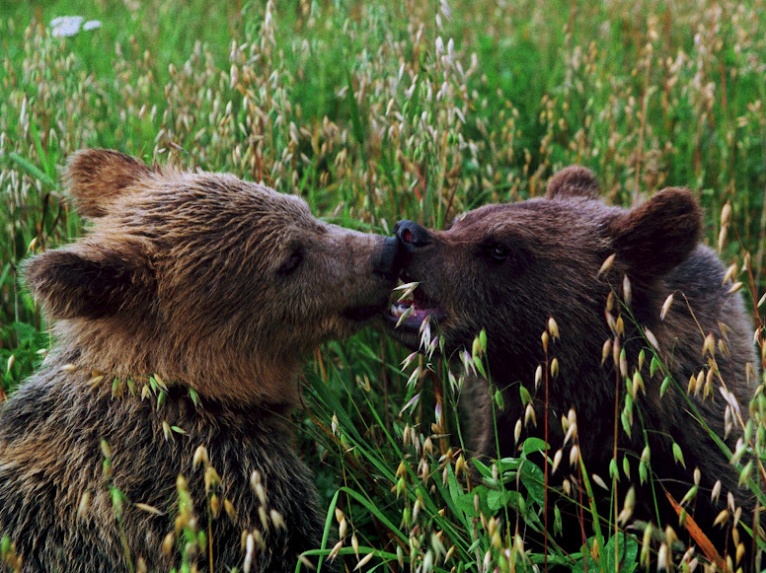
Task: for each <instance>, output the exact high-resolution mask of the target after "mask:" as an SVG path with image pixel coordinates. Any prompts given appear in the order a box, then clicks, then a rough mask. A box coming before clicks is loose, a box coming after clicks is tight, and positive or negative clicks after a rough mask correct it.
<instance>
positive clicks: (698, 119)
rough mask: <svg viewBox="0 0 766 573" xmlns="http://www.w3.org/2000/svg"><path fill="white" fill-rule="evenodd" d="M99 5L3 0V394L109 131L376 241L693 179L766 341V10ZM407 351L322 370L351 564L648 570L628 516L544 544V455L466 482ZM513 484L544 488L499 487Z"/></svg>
mask: <svg viewBox="0 0 766 573" xmlns="http://www.w3.org/2000/svg"><path fill="white" fill-rule="evenodd" d="M81 6H82V3H78V2H69V1H64V0H48V1H46V2H38V1H31V2H27V3H18V4H10V3H7V2H4V3H0V47H1V48H2V49H1V50H0V53H2V54H3V56H2V68H3V69H2V72H0V95H1V96H2V97H0V194H1V196H2V197H1V199H2V200H0V357H1V358H2V363H1V364H2V366H3V368H2V388H3V389H4V391H5V392H9V393H11V392H13V390H14V388H15V387H16V386H17V385H18V384H19V383H20V382H21V381H22V380H23V379H24V378H25V377H26V376H28V375H29V373H30V372H31V371H32V369H33V368H34V366H35V364H36V363H37V362H38V361H39V358H40V353H41V352H44V350H45V349H46V348H47V347H48V346H49V345H50V340H49V337H48V336H47V335H46V334H45V324H44V322H43V319H42V318H41V316H40V314H39V312H38V311H37V309H36V308H35V306H34V304H33V303H32V301H31V300H30V299H29V297H28V296H27V295H26V294H25V293H24V291H23V289H22V288H21V287H20V284H19V276H18V275H19V265H20V263H21V261H22V260H23V259H24V258H25V257H26V256H28V255H29V254H31V253H34V252H39V251H40V250H42V249H46V248H52V247H55V246H57V245H60V244H64V243H66V242H68V241H69V240H70V239H71V238H72V237H75V236H77V235H78V234H79V232H80V221H79V220H78V217H77V216H76V214H75V213H74V212H71V211H70V209H69V206H68V204H67V202H66V201H65V199H64V198H63V197H62V195H61V193H60V187H59V170H60V168H61V166H62V165H63V164H64V162H65V160H66V157H67V156H68V155H69V154H70V153H71V152H73V151H74V150H76V149H79V148H81V147H96V146H100V147H112V148H118V149H120V150H122V151H125V152H128V153H131V154H133V155H137V156H140V157H143V158H144V159H146V160H147V161H153V160H157V161H159V162H162V163H165V162H172V163H175V164H178V165H181V166H183V167H186V168H192V167H201V168H204V169H208V170H212V171H231V172H233V173H235V174H237V175H239V176H242V177H244V178H248V179H252V180H256V181H264V182H265V183H267V184H268V185H270V186H272V187H274V188H276V189H278V190H279V191H282V192H289V193H299V194H301V195H302V196H304V197H305V198H306V199H307V201H308V202H309V204H310V206H311V208H312V209H313V210H314V212H315V213H316V214H317V215H319V216H321V217H323V218H325V219H327V220H330V221H333V222H337V223H339V224H342V225H345V226H350V227H355V228H359V229H362V230H371V231H375V232H379V233H390V232H391V230H392V228H393V225H394V223H395V222H396V221H397V220H398V219H403V218H407V219H413V220H416V221H419V222H421V223H423V224H425V225H427V226H431V227H441V226H443V225H444V224H445V223H446V222H448V221H449V220H450V219H451V218H452V217H453V216H455V215H456V214H459V213H461V212H463V211H466V210H468V209H471V208H473V207H476V206H478V205H481V204H484V203H488V202H494V201H508V200H511V201H516V200H521V199H525V198H528V197H533V196H538V195H540V194H542V193H543V192H544V188H545V183H546V180H547V178H548V177H549V176H550V175H551V174H552V173H553V172H555V170H556V169H558V168H560V167H562V166H565V165H568V164H571V163H580V164H583V165H585V166H587V167H589V168H591V169H593V171H595V172H596V173H597V174H598V176H599V178H600V181H601V183H602V186H603V189H604V190H605V195H606V196H607V199H608V201H610V202H612V203H614V204H623V205H629V204H631V203H632V202H634V201H635V200H637V199H638V198H640V197H646V196H649V195H651V194H652V193H654V192H655V191H657V190H659V189H661V188H663V187H665V186H673V185H679V186H688V187H691V188H692V189H694V190H695V191H696V192H697V194H698V197H699V200H700V202H701V203H702V205H703V207H704V209H705V213H706V216H705V224H706V232H705V240H706V242H708V243H709V244H711V245H713V246H714V247H718V248H719V251H720V252H721V256H722V258H723V260H724V261H725V262H726V263H727V264H732V265H734V273H735V275H736V276H735V279H736V280H739V281H741V282H742V283H743V285H744V288H743V292H744V293H745V295H746V298H747V299H748V301H749V303H750V307H751V308H752V309H753V310H752V312H753V316H754V318H755V321H756V323H757V324H758V325H761V326H760V331H759V332H760V334H759V335H758V339H757V340H758V344H759V349H760V351H761V356H762V357H763V356H764V342H763V340H764V334H763V327H762V324H763V316H764V315H763V312H764V310H763V309H764V307H763V305H761V306H760V307H758V306H757V302H758V301H759V299H761V297H762V295H763V293H764V292H766V270H765V268H764V267H765V265H766V252H764V250H765V245H766V192H765V191H764V190H765V189H766V113H765V112H764V105H765V102H766V81H764V77H765V76H766V64H764V62H766V37H764V35H763V33H762V31H763V30H764V27H766V6H764V5H763V3H762V2H760V1H753V2H749V3H739V2H734V1H731V0H724V1H722V2H713V1H712V0H700V1H699V2H695V3H691V2H689V3H672V2H659V3H653V2H632V1H631V2H627V1H624V0H607V1H606V2H598V3H592V2H580V1H576V0H573V1H572V2H569V3H552V2H551V3H540V2H536V1H532V0H520V1H518V2H498V3H494V2H487V1H484V0H480V1H478V2H467V1H465V0H462V1H458V0H453V1H452V2H405V3H400V4H397V5H395V6H392V7H390V8H385V7H384V6H383V5H380V4H377V3H370V2H358V1H356V0H348V1H343V0H338V1H333V2H310V1H308V0H300V1H297V2H293V3H289V4H288V3H268V4H264V3H263V2H248V1H243V0H240V1H235V2H230V3H219V4H214V3H208V2H204V1H203V0H188V1H186V2H183V3H181V2H179V3H173V2H160V1H157V0H151V1H146V2H137V1H131V0H125V1H117V0H100V1H99V2H94V3H92V6H90V7H89V8H87V10H88V12H87V13H85V12H83V10H84V9H83V8H82V7H81ZM62 15H81V16H84V17H85V18H86V19H96V20H99V21H100V22H101V27H100V28H98V29H96V30H93V31H81V32H80V33H78V34H76V35H75V36H72V37H67V38H60V37H53V36H52V34H51V27H50V22H51V20H52V19H53V18H54V17H57V16H62ZM724 210H727V211H728V212H729V213H730V214H729V215H727V216H724V217H722V215H721V214H722V212H723V211H724ZM722 235H723V240H721V237H722ZM405 355H406V352H404V351H403V350H402V349H401V348H400V347H398V346H397V345H396V344H394V343H393V342H391V341H390V340H387V339H386V338H385V337H384V336H383V335H381V334H379V333H377V332H374V331H365V332H363V333H360V334H359V335H358V336H356V337H354V338H353V339H352V340H350V341H348V342H347V343H344V344H336V343H330V344H327V345H325V346H324V347H323V348H322V349H321V350H320V351H319V352H318V353H317V355H316V356H315V357H314V360H313V361H312V362H311V364H310V365H309V366H308V367H307V373H306V376H307V379H308V380H309V382H310V383H309V384H308V385H307V390H306V402H307V406H308V408H307V412H308V413H306V414H301V419H300V423H301V425H302V430H303V431H302V432H301V435H302V436H303V437H304V438H303V440H302V441H301V444H300V446H301V450H302V452H303V454H304V457H305V458H307V459H308V460H309V461H310V462H311V464H312V466H313V467H314V469H315V471H316V473H317V482H318V484H319V487H320V490H321V493H322V494H323V496H324V498H325V500H326V502H327V506H328V508H329V509H328V539H336V542H328V543H329V547H328V548H327V549H330V548H332V546H333V544H334V543H337V545H335V547H334V548H333V553H335V554H338V555H341V556H343V559H344V563H345V564H346V565H347V566H348V567H349V568H354V567H356V566H357V560H359V561H360V562H361V561H364V563H363V564H362V565H361V567H360V568H361V569H364V570H388V569H393V568H396V567H398V568H400V570H406V569H411V570H420V571H452V570H455V571H463V570H465V571H488V570H500V571H508V570H517V569H528V568H530V567H531V566H532V565H538V566H540V567H544V566H545V565H546V564H548V565H550V564H553V563H556V562H558V561H561V562H565V563H566V564H567V566H569V567H572V568H575V569H579V570H586V569H587V570H588V571H593V570H600V571H613V570H616V569H617V565H616V563H617V562H618V561H616V560H615V559H614V556H617V558H618V559H620V560H621V561H620V562H621V563H622V570H625V571H631V570H634V569H636V568H637V567H638V566H639V565H640V564H641V563H643V562H645V561H643V560H644V554H643V551H642V547H643V542H644V539H639V538H634V537H627V538H625V537H620V536H616V535H613V532H612V533H610V532H609V531H605V532H603V533H602V536H605V538H604V539H602V541H601V545H600V546H601V547H602V548H603V549H604V551H601V552H593V551H591V552H590V553H586V554H583V555H574V556H570V558H565V556H563V555H561V554H557V553H556V552H555V550H551V551H550V552H549V556H548V557H547V558H545V557H543V556H542V554H541V553H540V551H539V549H535V548H530V547H525V545H524V540H525V531H526V530H527V529H535V528H539V527H540V518H539V517H538V515H539V509H540V507H541V506H542V505H543V503H544V495H545V492H544V491H542V490H541V488H540V487H539V484H540V479H539V475H537V473H536V472H537V471H539V467H538V465H536V464H539V460H540V459H541V456H540V455H539V453H540V451H541V445H540V444H538V443H535V442H529V443H528V444H525V446H524V449H523V450H522V453H521V457H520V458H519V459H513V460H504V461H502V462H500V463H499V464H497V465H495V466H494V467H492V466H490V467H480V468H479V469H478V470H477V471H478V474H479V476H480V477H482V478H483V482H482V485H479V486H478V488H476V489H474V490H471V489H469V488H468V487H467V486H468V484H469V482H471V485H474V486H475V485H477V484H476V483H475V480H476V476H475V474H472V473H471V472H470V471H469V468H470V466H469V464H467V463H466V460H465V459H464V458H463V457H462V456H461V454H460V451H459V449H457V447H456V446H457V445H459V439H458V440H457V441H456V440H455V439H454V438H448V437H447V436H448V435H451V436H459V434H460V425H459V422H458V420H456V419H455V415H454V412H455V409H456V408H455V395H456V392H455V391H454V388H453V386H454V385H455V383H456V382H455V383H453V380H452V378H453V377H454V376H457V375H456V374H454V375H453V374H450V371H449V370H448V366H447V365H446V364H444V363H443V362H442V361H440V360H436V359H435V360H433V361H430V362H429V361H428V360H427V359H426V358H424V357H419V358H415V361H414V363H413V364H412V365H411V366H410V369H409V370H408V371H407V372H406V373H403V372H402V371H401V369H400V362H401V360H402V359H403V358H404V356H405ZM428 364H430V368H429V367H427V366H428ZM412 367H417V368H418V369H417V370H415V373H414V375H413V376H412V377H410V374H411V372H412ZM453 370H454V371H455V372H457V370H456V369H455V368H454V365H453ZM408 378H409V382H408ZM763 402H764V397H763V393H761V394H760V396H759V397H758V398H757V399H756V400H755V401H754V403H753V406H752V408H751V412H752V413H753V418H752V420H751V422H750V429H749V430H748V432H749V436H750V441H749V442H748V447H749V448H751V449H752V450H754V451H755V453H756V459H757V460H759V463H758V464H757V467H756V469H755V470H753V469H752V468H751V470H750V471H751V472H752V473H751V478H752V479H754V480H755V482H754V483H753V487H754V488H755V489H756V490H757V489H758V488H760V489H762V488H763V484H762V482H760V485H758V484H759V479H760V478H759V477H758V476H759V475H760V476H763V475H764V474H763V467H762V462H763V459H764V447H765V446H764V444H765V443H766V436H764V431H763V428H764V421H766V415H764V412H765V411H766V406H764V404H763ZM535 460H537V461H536V462H535ZM535 468H536V469H535ZM732 471H736V470H735V469H732ZM746 477H747V476H746ZM472 480H473V481H472ZM509 480H520V481H521V483H522V484H523V485H524V486H525V487H523V488H521V489H520V490H519V491H511V490H506V489H504V488H502V487H500V484H502V483H504V482H507V481H509ZM761 495H763V494H762V492H761ZM344 524H345V525H344ZM325 553H327V551H325ZM368 556H371V557H368ZM655 558H656V556H655ZM366 559H369V560H366ZM682 567H683V566H682ZM686 567H688V563H687V565H686Z"/></svg>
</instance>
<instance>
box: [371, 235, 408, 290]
mask: <svg viewBox="0 0 766 573" xmlns="http://www.w3.org/2000/svg"><path fill="white" fill-rule="evenodd" d="M401 265H402V245H401V243H400V242H399V239H398V238H397V237H386V238H385V239H384V240H383V249H382V250H381V252H380V257H379V258H378V260H377V261H376V263H375V272H376V273H377V274H379V275H380V276H382V277H383V278H385V279H389V280H396V277H397V276H399V268H400V267H401Z"/></svg>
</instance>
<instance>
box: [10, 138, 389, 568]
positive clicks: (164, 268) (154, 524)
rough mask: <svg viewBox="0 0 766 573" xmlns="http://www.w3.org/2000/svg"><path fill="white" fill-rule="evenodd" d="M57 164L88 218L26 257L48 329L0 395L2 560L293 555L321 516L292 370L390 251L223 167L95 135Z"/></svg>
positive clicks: (377, 290)
mask: <svg viewBox="0 0 766 573" xmlns="http://www.w3.org/2000/svg"><path fill="white" fill-rule="evenodd" d="M67 176H68V182H69V188H70V193H71V195H72V196H73V197H74V200H75V202H76V204H77V207H78V209H79V212H80V213H81V214H82V215H83V216H84V217H85V218H87V219H88V220H89V221H90V225H89V231H88V233H87V236H86V237H85V238H83V239H81V240H79V241H78V242H76V243H74V244H73V245H70V246H67V247H64V248H60V249H57V250H53V251H48V252H45V253H43V254H41V255H39V256H37V257H35V258H33V259H32V260H31V261H29V263H28V264H27V266H26V279H27V282H28V285H29V287H30V289H31V290H32V293H33V294H34V296H35V298H36V300H37V301H39V303H40V304H41V305H42V306H43V309H44V310H45V312H46V314H47V316H48V317H49V318H51V319H56V320H57V322H56V323H55V325H54V327H53V331H54V339H55V341H56V342H55V344H54V346H53V348H52V349H51V351H50V353H49V356H48V357H47V358H46V360H45V362H44V364H43V366H42V368H41V370H40V371H39V372H38V373H37V374H35V375H34V376H32V377H31V378H30V379H29V380H28V381H27V382H26V383H25V384H23V385H22V387H21V388H19V389H18V391H17V392H16V393H15V394H14V395H13V396H12V397H11V398H10V400H9V401H8V402H7V403H5V404H4V405H3V406H2V408H0V535H2V536H3V537H7V538H9V539H10V540H11V541H12V542H13V543H15V551H11V552H7V555H6V558H7V559H6V561H8V562H9V563H5V564H4V565H0V570H3V571H5V570H8V569H10V568H11V567H17V566H18V565H19V563H21V570H22V571H25V572H37V571H67V572H95V571H129V570H131V571H133V570H139V571H141V570H144V571H146V570H148V571H155V570H156V571H169V570H170V568H171V567H173V566H179V565H180V564H181V558H180V557H179V556H180V555H181V553H183V552H185V553H186V557H185V559H186V560H187V562H188V561H190V562H191V563H192V564H195V563H196V566H197V567H199V569H201V570H208V569H215V571H228V570H230V569H231V568H234V567H238V568H239V569H240V570H242V569H243V568H244V569H245V570H251V571H294V569H295V566H296V563H297V561H298V559H299V558H300V555H301V553H302V552H303V551H305V550H308V549H312V548H317V547H319V545H320V542H321V532H322V521H323V520H322V511H321V510H320V507H319V506H318V503H317V495H316V492H315V487H314V485H313V483H312V476H311V474H310V472H309V470H308V469H307V468H306V466H305V465H304V464H303V463H302V462H301V460H300V459H299V458H298V457H297V455H296V454H295V452H294V451H293V450H292V449H291V440H292V427H291V426H292V424H291V417H290V411H291V409H292V408H293V407H294V406H295V405H296V402H297V401H298V397H299V376H300V371H301V368H302V365H303V363H304V360H305V358H306V356H307V354H309V353H310V352H311V351H312V349H315V348H316V347H317V345H318V344H320V343H321V342H322V341H324V340H327V339H328V338H331V337H333V338H335V337H344V336H347V335H349V334H351V333H352V332H354V331H355V330H356V329H357V328H359V326H360V325H361V324H362V323H363V322H365V321H366V320H367V319H369V318H371V317H372V316H373V315H375V314H379V313H381V311H382V310H383V309H384V308H385V305H386V304H387V300H388V295H389V294H390V289H391V286H392V282H393V280H395V279H394V278H392V276H391V275H392V274H395V273H394V270H393V268H392V266H391V265H392V258H393V255H394V254H395V249H391V248H390V247H391V246H392V245H391V243H390V242H385V241H384V239H383V238H382V237H379V236H374V235H364V234H360V233H356V232H353V231H348V230H344V229H341V228H339V227H336V226H334V225H328V224H325V223H322V222H320V221H318V220H317V219H315V218H314V217H313V216H312V215H311V213H310V211H309V209H308V207H307V206H306V204H305V203H304V201H302V200H301V199H300V198H298V197H295V196H289V195H282V194H279V193H277V192H275V191H273V190H271V189H268V188H266V187H263V186H261V185H257V184H253V183H246V182H243V181H240V180H239V179H237V178H235V177H233V176H231V175H223V174H210V173H203V172H196V173H183V172H178V171H175V170H172V169H161V170H160V169H158V168H155V169H149V168H147V167H146V166H144V164H143V163H141V162H139V161H137V160H136V159H133V158H131V157H127V156H125V155H122V154H120V153H117V152H114V151H104V150H90V151H83V152H80V153H77V154H76V155H75V156H74V157H73V159H72V160H71V162H70V164H69V169H68V173H67ZM389 241H393V243H394V246H395V243H396V240H395V239H389ZM179 476H182V477H179ZM189 496H191V503H190V502H189V501H188V497H189ZM179 500H180V501H179ZM195 532H196V533H197V537H195V535H194V533H195ZM200 534H201V535H204V537H200V536H199V535H200ZM190 536H191V537H190ZM6 543H7V542H6ZM312 561H315V560H313V559H312Z"/></svg>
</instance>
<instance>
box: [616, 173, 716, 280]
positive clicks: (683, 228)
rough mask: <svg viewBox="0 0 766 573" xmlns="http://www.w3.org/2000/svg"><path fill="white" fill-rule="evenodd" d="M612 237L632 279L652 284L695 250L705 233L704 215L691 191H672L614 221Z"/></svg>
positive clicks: (664, 191) (673, 188) (669, 190)
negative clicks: (703, 228) (703, 225)
mask: <svg viewBox="0 0 766 573" xmlns="http://www.w3.org/2000/svg"><path fill="white" fill-rule="evenodd" d="M609 233H610V235H611V237H612V238H613V240H614V245H615V247H616V249H617V257H618V260H621V261H622V262H623V263H624V264H626V265H627V267H628V273H629V275H630V276H631V277H636V278H638V279H639V280H643V281H645V282H648V281H651V280H652V279H654V278H657V277H660V276H662V275H664V274H666V273H667V272H669V271H670V270H672V269H673V268H675V267H676V266H677V265H679V264H680V263H681V262H683V261H684V260H685V259H686V258H687V257H688V256H689V254H690V253H691V252H692V250H694V248H695V247H696V246H697V243H698V242H699V240H700V235H701V233H702V211H701V210H700V207H699V205H698V204H697V200H696V199H695V198H694V195H693V194H692V192H691V191H689V190H688V189H683V188H680V187H671V188H668V189H664V190H662V191H660V192H659V193H657V194H656V195H654V196H653V197H652V198H651V199H649V200H648V201H647V202H646V203H644V204H643V205H639V206H638V207H636V208H634V209H631V210H630V211H628V212H626V213H624V214H622V215H620V216H619V217H617V218H616V219H614V220H613V221H611V222H610V224H609Z"/></svg>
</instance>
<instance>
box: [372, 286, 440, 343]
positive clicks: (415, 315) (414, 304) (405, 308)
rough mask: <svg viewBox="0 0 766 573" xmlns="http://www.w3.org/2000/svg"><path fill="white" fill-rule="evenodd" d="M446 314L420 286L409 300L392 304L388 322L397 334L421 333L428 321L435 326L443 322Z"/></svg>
mask: <svg viewBox="0 0 766 573" xmlns="http://www.w3.org/2000/svg"><path fill="white" fill-rule="evenodd" d="M445 317H446V313H445V312H444V310H443V309H441V308H440V307H439V306H437V305H435V304H433V303H432V302H431V301H430V300H429V299H428V297H427V296H426V294H425V292H424V291H423V289H422V288H421V287H420V286H418V287H417V288H415V290H414V291H413V292H412V294H411V295H410V297H409V298H406V299H403V300H398V301H396V302H394V303H392V304H391V307H390V308H389V310H388V314H386V322H387V323H388V324H389V325H390V326H391V327H392V328H393V329H394V331H395V332H397V331H398V332H409V333H414V332H419V331H420V330H421V327H422V326H423V323H425V322H426V321H428V322H429V324H431V325H434V324H436V323H438V322H440V321H443V320H444V318H445Z"/></svg>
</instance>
